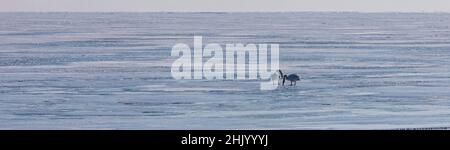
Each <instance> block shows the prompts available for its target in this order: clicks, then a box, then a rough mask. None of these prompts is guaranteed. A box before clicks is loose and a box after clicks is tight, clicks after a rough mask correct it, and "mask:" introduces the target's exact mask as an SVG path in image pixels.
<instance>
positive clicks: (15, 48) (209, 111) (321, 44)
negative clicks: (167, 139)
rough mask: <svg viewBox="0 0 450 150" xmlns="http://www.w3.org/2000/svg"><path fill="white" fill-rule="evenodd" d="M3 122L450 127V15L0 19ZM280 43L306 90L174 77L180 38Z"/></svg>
mask: <svg viewBox="0 0 450 150" xmlns="http://www.w3.org/2000/svg"><path fill="white" fill-rule="evenodd" d="M0 20H1V21H0V129H405V128H436V129H447V128H448V127H450V92H449V91H450V14H446V13H307V12H304V13H0ZM194 35H197V36H203V43H219V44H226V43H278V44H280V57H281V59H280V67H281V69H282V70H283V71H285V72H288V73H298V74H299V75H300V76H301V77H302V81H301V82H298V83H297V86H295V87H291V86H286V87H279V88H278V89H277V90H274V91H261V90H260V89H259V83H260V82H259V81H235V80H231V81H221V80H219V81H210V80H174V79H173V78H172V76H171V74H170V69H171V64H172V62H173V61H174V60H175V59H176V58H173V57H171V56H170V52H171V48H172V46H174V45H175V44H177V43H186V44H190V45H192V44H193V37H194Z"/></svg>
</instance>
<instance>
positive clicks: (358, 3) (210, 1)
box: [0, 0, 450, 12]
mask: <svg viewBox="0 0 450 150" xmlns="http://www.w3.org/2000/svg"><path fill="white" fill-rule="evenodd" d="M0 11H40V12H46V11H76V12H79V11H82V12H110V11H126V12H135V11H137V12H147V11H149V12H151V11H202V12H205V11H208V12H210V11H213V12H214V11H216V12H217V11H219V12H223V11H359V12H450V0H0Z"/></svg>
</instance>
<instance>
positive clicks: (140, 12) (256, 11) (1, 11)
mask: <svg viewBox="0 0 450 150" xmlns="http://www.w3.org/2000/svg"><path fill="white" fill-rule="evenodd" d="M0 13H450V11H316V10H315V11H1V10H0Z"/></svg>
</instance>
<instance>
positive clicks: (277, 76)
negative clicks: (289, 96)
mask: <svg viewBox="0 0 450 150" xmlns="http://www.w3.org/2000/svg"><path fill="white" fill-rule="evenodd" d="M281 79H283V72H281V70H278V71H276V72H275V73H273V74H272V76H270V80H272V84H275V81H277V84H278V85H280V80H281Z"/></svg>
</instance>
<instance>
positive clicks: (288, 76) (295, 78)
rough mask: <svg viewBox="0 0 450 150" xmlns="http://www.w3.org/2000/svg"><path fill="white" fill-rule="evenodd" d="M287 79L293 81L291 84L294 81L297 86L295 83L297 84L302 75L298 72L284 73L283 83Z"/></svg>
mask: <svg viewBox="0 0 450 150" xmlns="http://www.w3.org/2000/svg"><path fill="white" fill-rule="evenodd" d="M286 80H288V81H291V86H292V83H294V86H295V85H297V81H300V76H298V75H297V74H290V75H284V77H283V85H284V82H285V81H286Z"/></svg>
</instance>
